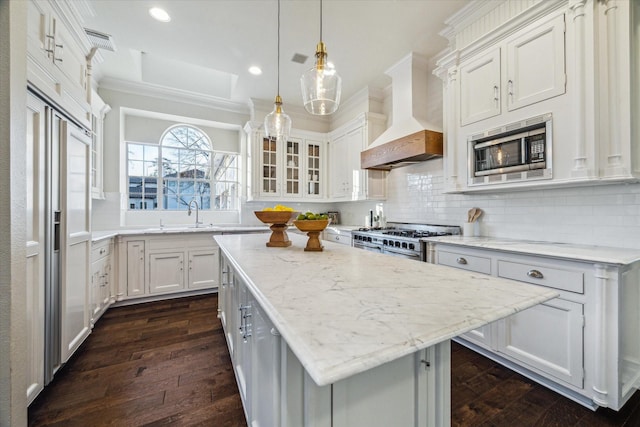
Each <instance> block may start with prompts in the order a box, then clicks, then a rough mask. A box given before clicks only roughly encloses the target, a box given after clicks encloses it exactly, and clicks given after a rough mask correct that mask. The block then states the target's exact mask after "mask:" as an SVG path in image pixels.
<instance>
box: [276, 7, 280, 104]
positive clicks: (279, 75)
mask: <svg viewBox="0 0 640 427" xmlns="http://www.w3.org/2000/svg"><path fill="white" fill-rule="evenodd" d="M277 68H278V96H280V0H278V67H277Z"/></svg>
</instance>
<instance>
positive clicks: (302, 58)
mask: <svg viewBox="0 0 640 427" xmlns="http://www.w3.org/2000/svg"><path fill="white" fill-rule="evenodd" d="M307 58H309V57H308V56H307V55H303V54H301V53H294V54H293V57H292V58H291V62H296V63H298V64H304V63H305V62H307Z"/></svg>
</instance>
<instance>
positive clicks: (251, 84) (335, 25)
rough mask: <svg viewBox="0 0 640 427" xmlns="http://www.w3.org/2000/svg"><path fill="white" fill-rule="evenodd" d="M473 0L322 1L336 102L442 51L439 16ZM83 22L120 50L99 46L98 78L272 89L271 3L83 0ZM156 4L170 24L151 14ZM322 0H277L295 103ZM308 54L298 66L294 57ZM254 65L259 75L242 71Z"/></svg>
mask: <svg viewBox="0 0 640 427" xmlns="http://www.w3.org/2000/svg"><path fill="white" fill-rule="evenodd" d="M468 3H470V0H324V10H323V41H324V42H325V44H326V45H327V50H328V53H329V61H331V62H333V63H334V64H335V67H336V69H337V71H338V73H339V74H340V75H341V77H342V82H343V89H342V91H343V92H342V100H343V101H344V100H346V99H348V98H349V97H350V96H352V95H354V94H355V93H356V92H358V91H359V90H361V89H363V88H364V87H366V86H374V87H378V88H384V87H385V86H387V85H388V84H389V83H390V81H389V78H388V77H387V76H385V75H384V72H385V70H387V69H388V68H389V67H390V66H392V65H393V64H395V63H396V62H397V61H398V60H400V59H401V58H403V57H404V56H405V55H407V54H408V53H409V52H412V51H413V52H417V53H419V54H422V55H425V56H427V57H432V56H434V55H435V54H437V53H439V52H441V51H442V50H443V49H444V48H446V45H447V41H446V39H444V38H443V37H441V36H439V35H438V32H440V31H441V30H442V29H443V28H444V21H445V20H446V19H447V18H448V17H449V16H451V15H452V14H454V13H455V12H456V11H458V10H460V9H461V8H462V7H464V6H465V5H467V4H468ZM89 5H90V6H91V8H93V12H95V15H94V16H89V17H85V22H84V24H85V26H86V27H87V28H91V29H94V30H98V31H101V32H104V33H108V34H111V35H112V36H113V39H114V42H115V45H116V48H117V52H116V53H113V52H109V51H106V50H100V53H101V55H102V57H103V58H104V62H103V63H101V64H98V65H96V66H95V68H96V69H97V72H96V73H95V74H94V75H95V77H96V78H97V80H98V82H99V81H100V79H101V78H103V77H111V78H116V79H124V80H132V81H137V82H146V83H152V84H159V85H161V86H167V87H174V88H178V89H183V90H187V91H191V92H197V93H201V94H205V95H213V96H217V97H221V98H225V99H229V100H231V101H236V102H242V103H245V102H247V101H248V99H249V98H256V99H262V100H267V101H269V102H271V101H272V100H273V99H274V97H275V95H276V65H277V61H276V58H277V56H276V55H277V29H276V28H277V26H276V23H277V1H276V0H157V1H156V0H133V1H132V0H89ZM153 6H160V7H163V8H164V9H165V10H167V11H168V12H169V14H170V15H171V18H172V19H171V22H169V23H160V22H157V21H155V20H153V19H152V18H151V17H150V16H149V14H148V10H149V8H151V7H153ZM319 24H320V2H319V0H282V1H281V35H280V40H281V47H280V49H281V63H280V94H281V95H282V97H283V100H284V106H285V109H286V106H287V105H296V106H301V105H302V100H301V94H300V81H299V80H300V76H301V75H302V73H303V72H304V71H305V70H307V69H309V68H311V67H312V66H313V64H314V52H315V46H316V44H317V43H318V41H319V39H320V28H319V27H320V25H319ZM295 53H300V54H303V55H307V56H308V59H307V61H306V62H305V63H304V64H299V63H295V62H292V61H291V59H292V57H293V55H294V54H295ZM251 65H258V66H260V67H261V68H262V69H263V74H262V75H261V76H257V77H256V76H252V75H251V74H249V72H248V68H249V67H250V66H251Z"/></svg>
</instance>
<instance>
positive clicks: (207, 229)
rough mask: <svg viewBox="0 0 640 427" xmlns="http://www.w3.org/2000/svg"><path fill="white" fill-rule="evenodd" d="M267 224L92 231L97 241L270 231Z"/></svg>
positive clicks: (93, 237) (92, 235) (93, 239)
mask: <svg viewBox="0 0 640 427" xmlns="http://www.w3.org/2000/svg"><path fill="white" fill-rule="evenodd" d="M268 231H269V227H267V226H242V225H219V226H217V225H214V226H202V227H198V228H196V227H192V226H184V227H180V226H177V227H176V226H166V227H162V228H160V227H155V228H151V227H150V228H128V229H120V230H104V231H94V232H92V233H91V241H93V242H97V241H100V240H103V239H110V238H111V237H115V236H137V235H146V234H177V233H216V234H224V233H262V232H268Z"/></svg>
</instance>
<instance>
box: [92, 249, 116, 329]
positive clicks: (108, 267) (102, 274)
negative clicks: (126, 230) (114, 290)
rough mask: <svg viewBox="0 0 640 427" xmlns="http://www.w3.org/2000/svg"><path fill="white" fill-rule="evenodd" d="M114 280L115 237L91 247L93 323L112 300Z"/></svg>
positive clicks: (93, 323)
mask: <svg viewBox="0 0 640 427" xmlns="http://www.w3.org/2000/svg"><path fill="white" fill-rule="evenodd" d="M112 282H113V239H105V240H100V241H97V242H93V243H92V247H91V292H90V294H91V304H90V307H91V313H90V315H91V325H92V326H93V325H95V323H96V322H97V321H98V319H99V318H100V316H102V314H103V313H104V312H105V310H106V309H107V307H108V306H109V304H110V302H111V286H112V285H111V284H112Z"/></svg>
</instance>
